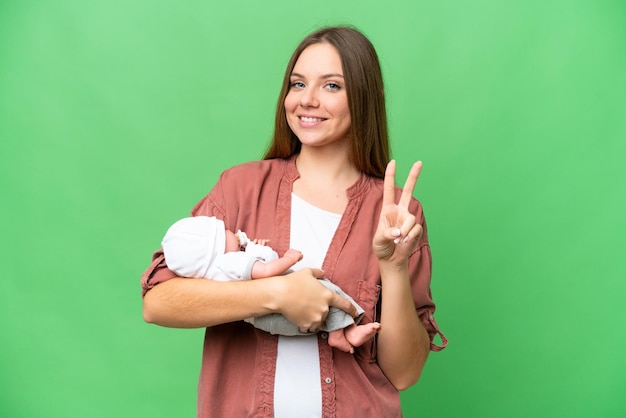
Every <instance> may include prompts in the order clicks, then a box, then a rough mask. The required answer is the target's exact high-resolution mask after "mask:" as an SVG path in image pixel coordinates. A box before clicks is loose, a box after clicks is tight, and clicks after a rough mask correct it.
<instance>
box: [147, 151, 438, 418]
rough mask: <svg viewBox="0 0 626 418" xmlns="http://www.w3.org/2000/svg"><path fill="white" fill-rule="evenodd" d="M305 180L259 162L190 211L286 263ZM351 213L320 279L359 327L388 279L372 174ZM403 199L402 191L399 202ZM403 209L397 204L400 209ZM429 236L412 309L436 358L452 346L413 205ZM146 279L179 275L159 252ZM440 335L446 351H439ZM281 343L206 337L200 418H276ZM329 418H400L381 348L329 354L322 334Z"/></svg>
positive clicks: (221, 330) (213, 331)
mask: <svg viewBox="0 0 626 418" xmlns="http://www.w3.org/2000/svg"><path fill="white" fill-rule="evenodd" d="M297 178H298V171H297V169H296V165H295V157H291V158H289V159H272V160H264V161H255V162H250V163H246V164H242V165H238V166H235V167H233V168H230V169H228V170H226V171H224V172H223V173H222V174H221V176H220V178H219V180H218V182H217V184H216V185H215V186H214V187H213V189H212V190H211V191H210V192H209V194H208V195H207V196H205V197H204V198H203V199H202V200H200V202H198V203H197V204H196V206H195V207H194V208H193V210H192V211H191V214H192V216H198V215H205V216H216V217H218V218H220V219H222V220H223V221H224V223H225V226H226V228H227V229H229V230H231V231H236V230H238V229H241V230H242V231H246V233H247V234H248V236H250V237H263V238H267V239H269V240H270V242H271V243H272V247H273V248H274V249H275V250H276V252H278V254H280V255H282V254H284V252H285V251H286V250H287V249H289V248H290V245H289V232H290V214H291V192H292V186H293V183H294V181H295V180H296V179H297ZM346 193H347V196H348V205H347V207H346V209H345V212H344V214H343V216H342V218H341V220H340V222H339V226H338V228H337V231H336V233H335V236H334V237H333V240H332V242H331V244H330V246H329V248H328V252H327V254H326V258H325V260H324V264H323V266H322V269H323V270H324V273H325V275H326V278H328V279H329V280H331V281H332V282H334V283H336V284H337V285H338V286H339V287H341V288H342V289H343V290H344V291H345V292H346V293H348V294H349V295H350V296H352V297H353V298H354V300H355V301H356V302H357V303H358V304H359V305H360V306H361V307H363V309H365V314H364V317H363V320H362V322H361V323H369V322H373V321H378V320H380V317H379V314H380V293H381V278H380V271H379V269H378V262H377V259H376V256H375V255H374V253H373V251H372V237H373V236H374V233H375V231H376V227H377V225H378V219H379V214H380V210H381V205H382V195H383V181H382V180H380V179H376V178H373V177H370V176H367V175H365V174H362V175H361V177H360V179H359V180H358V181H357V182H356V183H355V184H354V185H352V186H351V187H350V188H349V189H348V190H347V191H346ZM400 193H401V190H400V189H399V188H397V189H396V194H397V196H396V198H397V199H399V195H400ZM396 201H397V200H396ZM410 211H411V213H415V214H416V218H417V222H418V223H420V224H422V226H423V228H424V234H423V235H422V237H421V240H420V242H419V244H418V246H417V248H416V250H415V252H414V253H412V254H411V255H410V256H409V274H410V280H411V288H412V290H413V300H414V301H415V309H416V311H417V313H418V315H419V317H420V319H421V321H422V323H423V324H424V327H425V328H426V330H427V331H428V334H429V335H430V339H431V350H433V351H439V350H441V349H442V348H444V347H445V345H446V344H447V340H446V339H445V337H444V336H443V335H442V334H441V332H440V331H439V328H438V326H437V323H436V322H435V319H434V316H433V315H434V312H435V303H434V302H433V300H432V296H431V291H430V281H431V265H432V264H431V263H432V260H431V253H430V247H429V245H428V233H427V229H426V222H425V219H424V214H423V211H422V207H421V205H420V203H419V202H418V201H417V200H416V199H413V200H412V201H411V204H410ZM152 260H153V261H152V264H151V265H150V266H149V267H148V269H147V270H146V271H145V272H144V273H143V275H142V281H141V284H142V288H143V294H144V295H145V293H146V292H148V291H150V289H151V288H153V287H154V286H157V285H158V284H159V283H162V282H164V281H166V280H169V279H171V278H173V277H176V275H175V274H174V273H173V272H172V271H171V270H169V269H168V268H167V265H166V263H165V260H164V257H163V252H162V250H157V251H156V252H155V253H154V254H153V258H152ZM437 334H439V335H440V338H441V341H442V344H441V346H438V345H436V344H434V343H433V342H432V341H433V338H434V337H435V335H437ZM277 343H278V337H277V336H276V335H271V334H269V333H266V332H263V331H260V330H257V329H255V328H254V327H253V326H252V325H250V324H247V323H245V322H243V321H238V322H232V323H227V324H222V325H218V326H213V327H210V328H207V329H206V333H205V338H204V348H203V355H202V368H201V370H200V379H199V384H198V405H197V408H198V409H197V416H198V417H207V418H208V417H211V418H221V417H224V418H231V417H272V416H273V400H274V373H275V370H276V353H277ZM318 343H319V360H320V372H321V375H320V380H321V385H322V415H323V417H324V418H326V417H328V418H330V417H341V418H343V417H400V416H401V415H402V412H401V408H400V397H399V393H398V391H397V390H396V389H395V388H394V387H393V385H392V384H391V383H390V382H389V380H387V378H386V377H385V375H384V374H383V372H382V370H381V369H380V367H379V366H378V364H377V362H376V338H373V339H372V340H371V341H369V342H367V343H365V344H363V345H362V346H360V347H355V353H354V354H349V353H345V352H343V351H340V350H337V349H334V348H332V347H330V346H329V345H328V342H327V335H326V334H324V333H319V334H318Z"/></svg>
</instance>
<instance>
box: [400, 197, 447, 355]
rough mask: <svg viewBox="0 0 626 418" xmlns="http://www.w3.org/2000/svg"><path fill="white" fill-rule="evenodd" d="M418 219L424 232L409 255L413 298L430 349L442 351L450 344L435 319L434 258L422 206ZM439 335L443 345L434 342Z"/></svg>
mask: <svg viewBox="0 0 626 418" xmlns="http://www.w3.org/2000/svg"><path fill="white" fill-rule="evenodd" d="M418 219H419V222H420V224H421V225H422V228H423V234H422V237H421V239H420V242H419V244H418V246H417V249H416V251H415V252H414V253H413V254H411V256H410V257H409V271H410V273H409V274H410V277H411V288H412V290H413V300H414V301H415V309H416V310H417V314H418V316H419V318H420V320H421V321H422V324H423V325H424V328H426V331H427V332H428V335H429V337H430V349H431V350H432V351H441V350H443V349H444V348H445V347H446V346H447V345H448V340H447V338H446V337H445V336H444V335H443V333H442V332H441V331H440V329H439V326H438V325H437V321H435V302H434V301H433V297H432V292H431V290H430V282H431V276H432V262H433V260H432V254H431V251H430V245H429V244H428V232H427V228H426V220H425V218H424V214H423V212H422V210H421V208H419V210H418ZM437 335H439V337H440V338H441V345H437V344H435V343H434V339H435V337H436V336H437Z"/></svg>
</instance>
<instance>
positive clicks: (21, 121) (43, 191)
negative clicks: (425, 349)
mask: <svg viewBox="0 0 626 418" xmlns="http://www.w3.org/2000/svg"><path fill="white" fill-rule="evenodd" d="M343 23H347V24H353V25H356V26H357V27H359V28H360V29H361V30H363V31H364V32H365V33H366V34H367V35H368V36H369V37H370V38H371V40H372V41H373V43H374V44H375V46H376V47H377V50H378V52H379V55H380V59H381V62H382V66H383V71H384V76H385V81H386V96H387V99H388V110H389V119H390V130H391V137H392V146H393V154H394V156H395V158H396V159H397V160H398V164H399V171H400V174H399V176H402V177H404V176H405V175H406V173H407V171H408V168H409V167H410V165H411V163H412V162H413V161H414V160H417V159H421V160H423V161H424V170H423V175H422V176H421V178H420V181H419V184H418V187H417V190H416V193H415V195H416V196H417V197H418V198H419V199H420V200H421V201H422V203H423V204H424V207H425V211H426V216H427V219H428V227H429V233H430V239H431V244H432V250H433V255H434V274H433V284H432V290H433V294H434V298H435V301H436V302H437V304H438V312H437V315H436V317H437V320H438V322H439V324H440V326H441V328H442V330H443V331H444V333H445V334H446V335H447V337H448V338H449V339H450V345H449V347H448V348H447V349H446V350H445V351H443V352H441V353H433V354H431V356H430V358H429V361H428V363H427V365H426V368H425V370H424V372H423V375H422V378H421V380H420V382H419V383H418V384H417V385H416V386H414V387H412V388H410V389H409V390H407V391H405V392H403V393H402V400H403V409H404V413H405V415H406V416H407V417H446V418H447V417H479V418H488V417H494V418H500V417H568V418H571V417H581V418H583V417H623V416H626V400H625V399H626V397H625V396H624V394H625V393H626V308H625V306H626V303H625V302H624V299H625V298H626V284H625V279H626V268H625V264H624V259H625V257H624V251H625V250H626V242H625V241H626V240H625V238H624V237H625V235H626V222H625V221H624V213H626V202H625V200H626V198H625V196H626V193H625V192H624V189H625V174H624V158H625V157H626V145H625V144H626V104H625V98H626V3H625V2H624V1H622V0H587V1H584V0H544V1H538V0H526V1H522V0H512V1H493V0H474V1H471V2H470V1H464V0H457V1H452V0H442V1H438V2H433V1H423V0H412V1H409V0H406V1H389V2H381V1H369V0H360V1H343V2H339V1H335V0H333V1H327V0H319V1H317V2H315V3H312V4H305V3H294V2H288V1H268V2H244V1H237V0H234V1H228V2H223V1H210V0H205V1H197V0H193V1H185V2H169V1H162V0H156V1H154V0H153V1H147V0H137V1H119V0H109V1H102V0H94V1H82V0H56V1H54V0H50V1H45V0H41V1H35V0H21V1H7V0H5V1H0V158H1V162H2V164H1V176H0V186H1V187H2V189H1V190H2V198H1V200H2V204H1V206H0V207H1V208H2V216H1V217H0V222H1V224H0V225H1V228H2V229H1V230H2V240H1V241H2V244H1V246H2V247H1V248H0V250H1V251H0V257H1V260H2V267H1V268H2V271H3V274H2V278H1V279H0V317H1V318H2V320H3V321H2V326H1V327H0V347H1V348H0V389H1V390H0V416H2V417H11V418H21V417H24V418H32V417H64V418H65V417H81V418H82V417H90V418H91V417H94V418H95V417H168V418H170V417H191V416H194V414H195V397H196V393H195V391H196V382H197V377H198V370H199V366H200V355H201V343H202V336H203V332H202V330H177V329H166V328H161V327H157V326H154V325H148V324H145V323H144V322H143V320H142V315H141V297H140V286H139V276H140V274H141V272H142V271H143V270H144V269H145V268H146V266H147V265H148V263H149V261H150V255H151V252H152V251H153V250H154V249H156V248H157V247H158V246H159V242H160V238H161V237H162V235H163V233H164V232H165V229H166V227H167V226H168V225H169V224H171V223H172V222H173V221H174V220H176V219H178V218H180V217H183V216H186V215H187V214H188V213H189V210H190V208H191V207H192V205H193V204H195V202H196V201H198V200H199V199H200V198H201V197H202V196H204V194H205V193H207V192H208V191H209V189H210V188H211V186H212V185H213V184H214V182H215V180H216V179H217V176H218V174H219V173H220V172H221V171H222V170H224V169H225V168H227V167H229V166H231V165H233V164H236V163H240V162H244V161H248V160H252V159H258V158H260V157H261V155H262V152H263V150H264V148H265V146H266V144H267V141H268V138H269V136H270V134H271V130H272V120H273V114H274V108H275V101H276V97H277V95H278V90H279V85H280V82H281V78H282V73H283V71H284V67H285V65H286V63H287V60H288V57H289V55H290V54H291V51H292V50H293V48H294V47H295V46H296V44H297V43H298V42H299V40H300V39H301V38H302V37H303V36H305V35H306V34H307V33H308V32H310V31H311V30H313V29H315V28H317V27H319V26H321V25H326V24H343Z"/></svg>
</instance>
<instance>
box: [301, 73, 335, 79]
mask: <svg viewBox="0 0 626 418" xmlns="http://www.w3.org/2000/svg"><path fill="white" fill-rule="evenodd" d="M291 77H298V78H306V77H305V76H304V75H303V74H300V73H291ZM336 77H340V78H343V75H342V74H339V73H329V74H324V75H322V76H321V78H336Z"/></svg>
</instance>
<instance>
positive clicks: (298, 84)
mask: <svg viewBox="0 0 626 418" xmlns="http://www.w3.org/2000/svg"><path fill="white" fill-rule="evenodd" d="M291 87H292V88H296V89H302V88H304V83H303V82H301V81H294V82H293V83H291Z"/></svg>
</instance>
